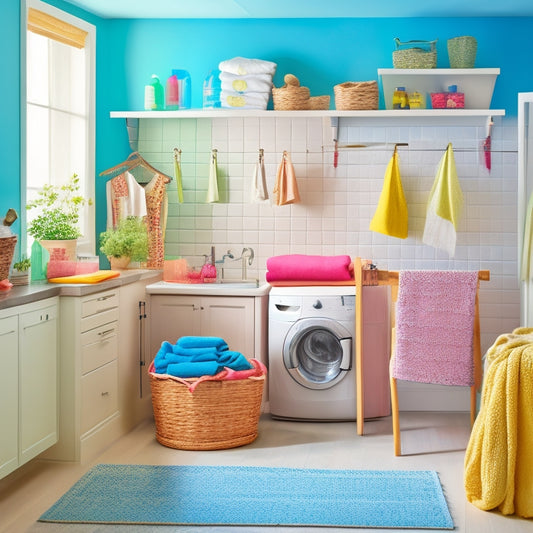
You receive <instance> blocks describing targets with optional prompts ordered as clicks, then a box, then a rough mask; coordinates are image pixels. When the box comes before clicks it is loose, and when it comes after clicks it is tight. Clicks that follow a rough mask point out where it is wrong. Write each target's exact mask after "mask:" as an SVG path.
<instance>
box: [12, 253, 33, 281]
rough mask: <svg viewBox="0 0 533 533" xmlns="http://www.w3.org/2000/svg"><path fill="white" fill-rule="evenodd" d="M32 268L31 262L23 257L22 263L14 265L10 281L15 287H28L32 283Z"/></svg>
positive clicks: (18, 262)
mask: <svg viewBox="0 0 533 533" xmlns="http://www.w3.org/2000/svg"><path fill="white" fill-rule="evenodd" d="M30 267H31V260H30V259H29V258H28V257H26V256H22V257H21V259H20V261H17V262H16V263H14V264H13V271H12V272H11V276H10V278H9V281H11V283H13V285H28V283H29V282H30Z"/></svg>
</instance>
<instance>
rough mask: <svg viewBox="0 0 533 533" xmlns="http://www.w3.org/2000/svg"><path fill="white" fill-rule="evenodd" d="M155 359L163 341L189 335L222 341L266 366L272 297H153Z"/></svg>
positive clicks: (152, 325)
mask: <svg viewBox="0 0 533 533" xmlns="http://www.w3.org/2000/svg"><path fill="white" fill-rule="evenodd" d="M149 300H150V319H149V324H150V351H151V355H152V359H153V358H154V357H155V355H156V353H157V351H158V350H159V348H160V347H161V343H162V342H163V341H168V342H170V343H172V344H175V343H176V341H177V340H178V338H179V337H182V336H185V335H193V336H214V337H222V338H223V339H224V340H225V341H226V342H227V344H228V346H229V349H230V350H234V351H237V352H241V353H242V354H244V355H245V356H246V357H248V358H255V359H259V360H261V361H263V362H266V353H267V349H266V339H267V336H266V323H267V320H266V313H267V305H268V295H263V296H249V297H248V296H196V295H178V294H176V295H170V294H168V295H167V294H151V295H150V299H149Z"/></svg>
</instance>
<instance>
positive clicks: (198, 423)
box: [149, 363, 266, 450]
mask: <svg viewBox="0 0 533 533" xmlns="http://www.w3.org/2000/svg"><path fill="white" fill-rule="evenodd" d="M149 374H150V386H151V389H152V406H153V409H154V418H155V426H156V439H157V441H158V442H159V443H161V444H163V445H164V446H168V447H169V448H178V449H181V450H222V449H225V448H235V447H237V446H243V445H245V444H249V443H251V442H253V441H254V440H255V439H256V438H257V427H258V424H259V415H260V414H261V400H262V397H263V388H264V384H265V377H266V376H265V374H264V373H263V374H262V375H261V376H259V377H252V378H247V379H236V380H217V381H202V382H201V383H199V384H198V385H197V386H196V388H195V389H194V392H190V391H189V389H188V387H187V385H185V384H184V383H183V381H184V380H180V379H177V378H174V377H173V376H169V375H166V374H164V375H163V374H156V373H154V366H153V363H152V364H151V365H150V368H149ZM185 381H187V382H193V381H195V380H194V379H187V380H185Z"/></svg>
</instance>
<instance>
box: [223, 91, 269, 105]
mask: <svg viewBox="0 0 533 533" xmlns="http://www.w3.org/2000/svg"><path fill="white" fill-rule="evenodd" d="M269 98H270V93H236V92H230V91H222V92H221V93H220V105H221V106H222V107H224V108H226V109H266V108H267V105H268V100H269Z"/></svg>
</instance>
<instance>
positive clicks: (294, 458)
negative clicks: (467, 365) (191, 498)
mask: <svg viewBox="0 0 533 533" xmlns="http://www.w3.org/2000/svg"><path fill="white" fill-rule="evenodd" d="M401 423H402V445H403V452H404V454H405V455H403V456H402V457H394V455H393V451H392V433H391V422H390V418H383V419H378V420H373V421H368V422H367V423H366V424H365V431H366V433H367V434H366V435H365V436H363V437H358V436H357V434H356V429H355V424H354V423H349V422H342V423H337V422H326V423H324V422H323V423H309V422H286V421H275V420H272V419H271V418H270V417H269V416H268V415H263V416H262V418H261V421H260V425H259V437H258V438H257V440H256V441H255V442H254V443H252V444H250V445H248V446H244V447H241V448H234V449H230V450H217V451H204V452H196V451H180V450H174V449H171V448H166V447H164V446H161V445H160V444H159V443H157V441H156V440H155V438H154V427H153V424H152V423H151V422H146V423H144V424H142V425H140V426H139V427H137V428H136V429H135V430H134V431H132V432H131V433H130V434H128V435H126V436H124V437H123V438H121V439H120V440H119V441H117V442H116V443H114V444H113V445H112V446H111V447H110V448H109V449H107V450H106V451H105V452H104V453H102V454H101V455H100V456H98V457H96V458H95V459H94V461H91V462H90V463H87V464H84V465H78V464H72V463H53V462H45V461H41V460H34V461H32V462H31V463H30V464H28V465H25V466H24V467H23V468H22V469H19V470H18V471H16V472H14V473H13V474H11V475H10V476H8V477H7V478H4V479H3V480H0V531H1V532H9V533H21V532H25V531H29V532H31V533H51V532H56V531H58V532H65V533H72V532H80V533H87V532H92V533H95V532H126V531H127V532H132V531H139V532H140V533H145V532H148V531H154V532H158V533H163V532H165V533H166V532H174V531H175V532H181V533H183V532H188V533H189V532H190V533H192V532H194V533H196V532H201V533H212V532H214V531H220V532H224V533H229V532H232V533H234V532H235V533H236V532H238V533H245V532H246V533H249V532H252V531H258V532H260V533H269V532H271V531H272V532H274V531H275V532H276V533H279V532H280V531H283V532H289V531H290V532H291V533H301V532H303V530H302V528H266V527H262V528H248V527H246V528H236V527H233V528H230V527H226V528H222V527H216V528H215V527H202V528H198V527H168V526H156V527H148V526H144V527H142V526H135V527H133V526H102V525H60V524H44V523H40V522H36V520H37V519H38V517H39V516H40V515H41V514H42V513H43V512H44V511H45V510H46V509H48V508H49V507H50V506H51V505H52V504H53V503H54V502H55V501H56V500H57V499H58V498H59V497H60V496H61V495H62V494H63V493H64V492H66V491H67V490H68V489H69V488H70V486H71V485H72V484H73V483H74V482H75V481H76V480H77V479H78V478H80V477H81V476H82V475H83V473H84V472H86V471H87V470H88V469H89V468H90V467H91V466H93V465H94V464H98V463H130V464H198V465H249V466H274V467H275V466H279V467H296V468H298V467H301V468H346V469H378V470H385V469H397V470H414V469H419V470H424V469H429V470H436V471H437V472H438V473H439V476H440V479H441V483H442V485H443V487H444V492H445V495H446V498H447V501H448V505H449V508H450V512H451V514H452V517H453V520H454V522H455V531H459V532H462V533H463V532H464V533H502V532H505V533H526V531H527V532H528V533H529V532H531V531H532V530H533V521H532V520H525V519H517V518H514V517H504V516H502V515H501V514H499V513H497V512H484V511H480V510H478V509H476V508H475V507H474V506H472V505H471V504H470V503H468V502H467V501H466V499H465V496H464V490H463V458H464V450H465V447H466V444H467V442H468V435H469V422H468V414H466V413H403V414H402V416H401ZM305 531H306V532H307V531H316V532H319V533H326V532H333V531H335V532H340V533H346V531H348V530H347V529H345V528H343V529H329V528H313V529H309V528H306V529H305ZM353 531H361V529H357V530H353ZM370 531H373V532H378V531H384V532H386V533H393V532H395V531H403V533H405V530H391V529H387V530H378V529H372V530H370Z"/></svg>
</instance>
